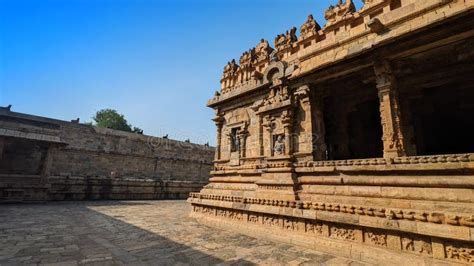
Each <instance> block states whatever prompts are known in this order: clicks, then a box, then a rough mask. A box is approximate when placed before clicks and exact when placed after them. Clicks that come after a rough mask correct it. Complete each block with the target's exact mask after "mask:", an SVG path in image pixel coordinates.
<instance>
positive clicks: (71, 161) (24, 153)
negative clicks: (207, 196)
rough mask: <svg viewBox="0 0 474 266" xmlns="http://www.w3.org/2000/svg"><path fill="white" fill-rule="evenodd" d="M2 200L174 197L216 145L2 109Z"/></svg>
mask: <svg viewBox="0 0 474 266" xmlns="http://www.w3.org/2000/svg"><path fill="white" fill-rule="evenodd" d="M0 156H1V160H0V200H4V201H12V200H82V199H176V198H186V197H187V196H188V195H189V193H190V192H196V191H199V190H200V189H201V188H202V187H203V186H204V185H205V184H206V183H207V180H208V178H209V172H210V171H211V168H212V159H213V156H214V148H212V147H209V146H208V145H197V144H192V143H188V142H180V141H174V140H170V139H163V138H156V137H150V136H144V135H140V134H134V133H127V132H122V131H117V130H111V129H106V128H97V127H93V126H90V125H86V124H80V123H78V121H72V122H66V121H60V120H55V119H49V118H44V117H38V116H32V115H27V114H21V113H15V112H11V111H10V110H9V108H1V109H0Z"/></svg>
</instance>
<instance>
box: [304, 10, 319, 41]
mask: <svg viewBox="0 0 474 266" xmlns="http://www.w3.org/2000/svg"><path fill="white" fill-rule="evenodd" d="M319 30H321V26H320V25H319V24H318V22H316V20H314V17H313V15H309V16H308V19H307V20H306V22H305V23H304V24H303V25H302V26H301V30H300V32H301V38H302V39H306V38H308V37H310V36H311V35H313V34H316V32H318V31H319Z"/></svg>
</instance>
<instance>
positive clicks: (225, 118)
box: [188, 0, 474, 265]
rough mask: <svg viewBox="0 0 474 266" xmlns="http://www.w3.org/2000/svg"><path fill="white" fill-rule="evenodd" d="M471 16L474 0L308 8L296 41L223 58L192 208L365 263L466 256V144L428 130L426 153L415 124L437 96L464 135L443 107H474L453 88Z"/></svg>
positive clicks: (226, 223)
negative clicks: (211, 155) (209, 146)
mask: <svg viewBox="0 0 474 266" xmlns="http://www.w3.org/2000/svg"><path fill="white" fill-rule="evenodd" d="M473 14H474V2H473V1H449V0H448V1H441V0H428V1H414V0H402V1H397V0H392V1H390V0H371V1H368V0H367V1H364V6H363V8H362V9H360V10H356V9H355V7H354V4H353V2H352V1H351V0H346V1H339V2H338V4H337V5H335V6H331V7H330V8H328V10H327V11H326V13H325V17H326V19H327V23H326V25H325V26H324V27H320V26H319V24H318V23H317V22H316V21H315V20H314V17H312V16H309V17H308V18H307V20H306V22H305V23H304V24H303V25H302V26H301V28H300V30H301V33H300V35H299V36H298V35H297V29H296V28H291V29H290V30H288V31H286V32H284V33H283V34H280V35H278V36H277V37H276V38H275V42H274V46H275V49H272V48H270V47H269V45H268V42H267V41H265V40H262V41H261V42H260V43H259V45H258V46H257V49H255V50H254V49H250V50H249V51H248V52H246V53H244V54H243V55H242V57H241V58H240V65H237V64H236V62H232V61H231V62H230V63H229V64H228V65H227V66H226V68H225V71H224V76H223V79H222V80H221V91H220V92H218V93H216V95H215V97H214V98H212V99H211V100H209V101H208V106H209V107H212V108H214V109H215V110H216V114H217V115H216V118H215V119H214V121H217V122H216V123H217V125H218V132H222V133H218V134H217V143H220V148H219V151H218V152H217V154H218V156H217V158H219V159H218V160H217V161H215V163H214V167H213V171H212V172H211V176H212V177H211V179H210V183H209V184H208V185H206V186H205V187H204V188H203V189H202V190H201V191H200V192H199V193H192V194H191V195H190V198H189V199H188V201H189V202H190V203H191V204H192V206H193V212H192V215H193V216H194V217H196V218H197V219H198V221H200V222H203V223H206V224H208V225H211V226H219V227H223V228H226V229H231V230H239V232H242V233H246V234H250V235H252V236H255V235H257V236H259V237H265V238H271V239H275V240H279V241H285V242H289V243H292V244H297V245H302V246H304V247H312V248H315V249H318V250H322V251H326V252H330V253H336V254H337V255H342V256H346V257H351V258H354V259H357V260H361V261H366V262H370V263H377V264H410V265H411V264H413V265H418V264H420V265H424V264H438V263H439V264H459V263H460V264H469V263H471V264H472V262H473V253H472V250H473V245H472V242H473V241H474V235H473V232H474V231H473V227H474V222H473V221H474V199H473V197H472V195H473V191H474V183H473V180H474V179H473V177H474V154H473V152H474V150H473V149H472V148H471V147H473V146H472V145H468V146H465V147H464V146H463V145H462V144H463V141H464V142H465V143H467V144H470V143H471V140H472V138H471V137H467V136H466V135H465V134H457V136H461V138H459V139H456V140H453V141H450V142H448V141H447V140H446V139H445V138H439V137H438V136H445V135H446V134H444V135H443V134H435V133H431V135H432V136H431V135H430V136H431V137H430V138H429V140H430V141H429V143H431V145H433V144H435V145H436V144H437V143H443V144H445V143H446V145H440V146H442V148H443V149H426V147H425V146H426V144H425V143H422V141H420V140H419V139H420V136H421V138H423V137H424V136H427V134H429V133H427V132H426V130H425V131H422V132H423V133H420V130H419V128H420V125H421V126H422V125H423V123H421V122H420V121H421V120H423V118H424V116H423V114H426V113H428V114H439V112H440V110H436V111H437V112H432V109H433V108H431V106H432V105H430V104H427V103H426V101H427V99H437V100H439V102H442V103H443V104H438V105H437V106H443V107H444V108H446V111H445V112H446V113H449V115H446V116H443V117H451V118H453V119H454V118H459V117H461V118H462V119H458V120H455V121H458V122H459V123H460V125H458V126H459V127H462V126H465V127H466V132H470V131H472V120H470V119H469V117H468V115H466V114H469V112H466V114H462V116H460V115H458V114H461V113H462V111H456V112H453V111H452V110H450V108H449V106H451V107H453V106H455V105H459V106H460V107H459V108H452V109H456V110H463V111H464V110H471V108H472V105H473V104H474V101H473V100H472V99H471V98H469V97H464V98H463V97H461V96H459V95H461V94H460V93H463V95H467V96H470V95H471V93H470V91H472V89H474V86H473V85H471V84H473V83H472V79H471V78H470V75H469V74H468V73H470V72H472V70H474V64H473V63H472V62H474V53H472V49H470V51H469V48H467V47H472V43H473V41H474V34H473V32H472V28H473V27H474V20H471V19H468V18H470V17H471V16H472V15H473ZM259 51H265V52H264V53H263V54H264V56H258V55H257V54H259V53H260V52H259ZM257 58H259V59H257ZM249 71H250V72H251V73H249ZM432 73H436V74H432ZM433 91H436V94H434V93H433ZM453 91H456V93H453ZM400 92H402V93H400ZM423 93H425V94H423ZM433 95H434V96H433ZM443 97H446V99H450V100H449V104H448V103H446V101H445V100H443ZM465 98H469V100H467V99H465ZM413 103H417V104H419V106H416V104H413ZM430 108H431V109H430ZM438 109H439V108H438ZM413 110H414V111H413ZM420 113H421V114H422V115H419V114H420ZM417 115H418V116H417ZM439 117H441V116H435V117H433V116H432V117H430V123H431V124H430V126H431V127H432V128H435V127H434V125H436V123H435V122H436V121H438V120H439V119H438V118H439ZM437 119H438V120H437ZM440 121H441V120H440ZM466 121H467V122H466ZM453 123H454V122H453ZM417 130H418V131H417ZM448 131H449V130H443V133H445V132H448ZM416 138H418V139H416ZM435 140H436V141H435ZM420 143H421V144H425V145H420ZM449 143H454V144H456V145H457V146H456V147H458V148H459V147H461V148H463V149H458V150H459V151H458V150H454V149H449ZM419 147H423V149H421V148H419ZM417 148H418V150H423V151H428V150H445V151H448V152H447V153H448V154H439V153H430V155H424V154H426V152H425V153H423V154H420V153H417ZM451 151H454V152H451ZM417 155H423V156H417Z"/></svg>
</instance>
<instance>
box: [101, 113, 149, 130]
mask: <svg viewBox="0 0 474 266" xmlns="http://www.w3.org/2000/svg"><path fill="white" fill-rule="evenodd" d="M92 119H94V121H95V126H97V127H104V128H110V129H116V130H121V131H126V132H133V133H137V134H143V130H142V129H140V128H138V127H133V126H132V125H131V124H129V123H128V122H127V119H125V117H124V116H123V115H122V114H119V113H118V112H117V111H116V110H113V109H102V110H100V111H97V113H96V114H95V116H94V117H92Z"/></svg>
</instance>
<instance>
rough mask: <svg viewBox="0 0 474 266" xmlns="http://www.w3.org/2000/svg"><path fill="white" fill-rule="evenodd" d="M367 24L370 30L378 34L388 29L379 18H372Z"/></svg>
mask: <svg viewBox="0 0 474 266" xmlns="http://www.w3.org/2000/svg"><path fill="white" fill-rule="evenodd" d="M367 26H368V27H369V29H370V31H371V32H373V33H376V34H382V33H384V32H386V31H387V28H386V27H385V25H384V24H383V23H382V22H381V21H380V19H378V18H373V19H371V20H370V21H369V22H368V23H367Z"/></svg>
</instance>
